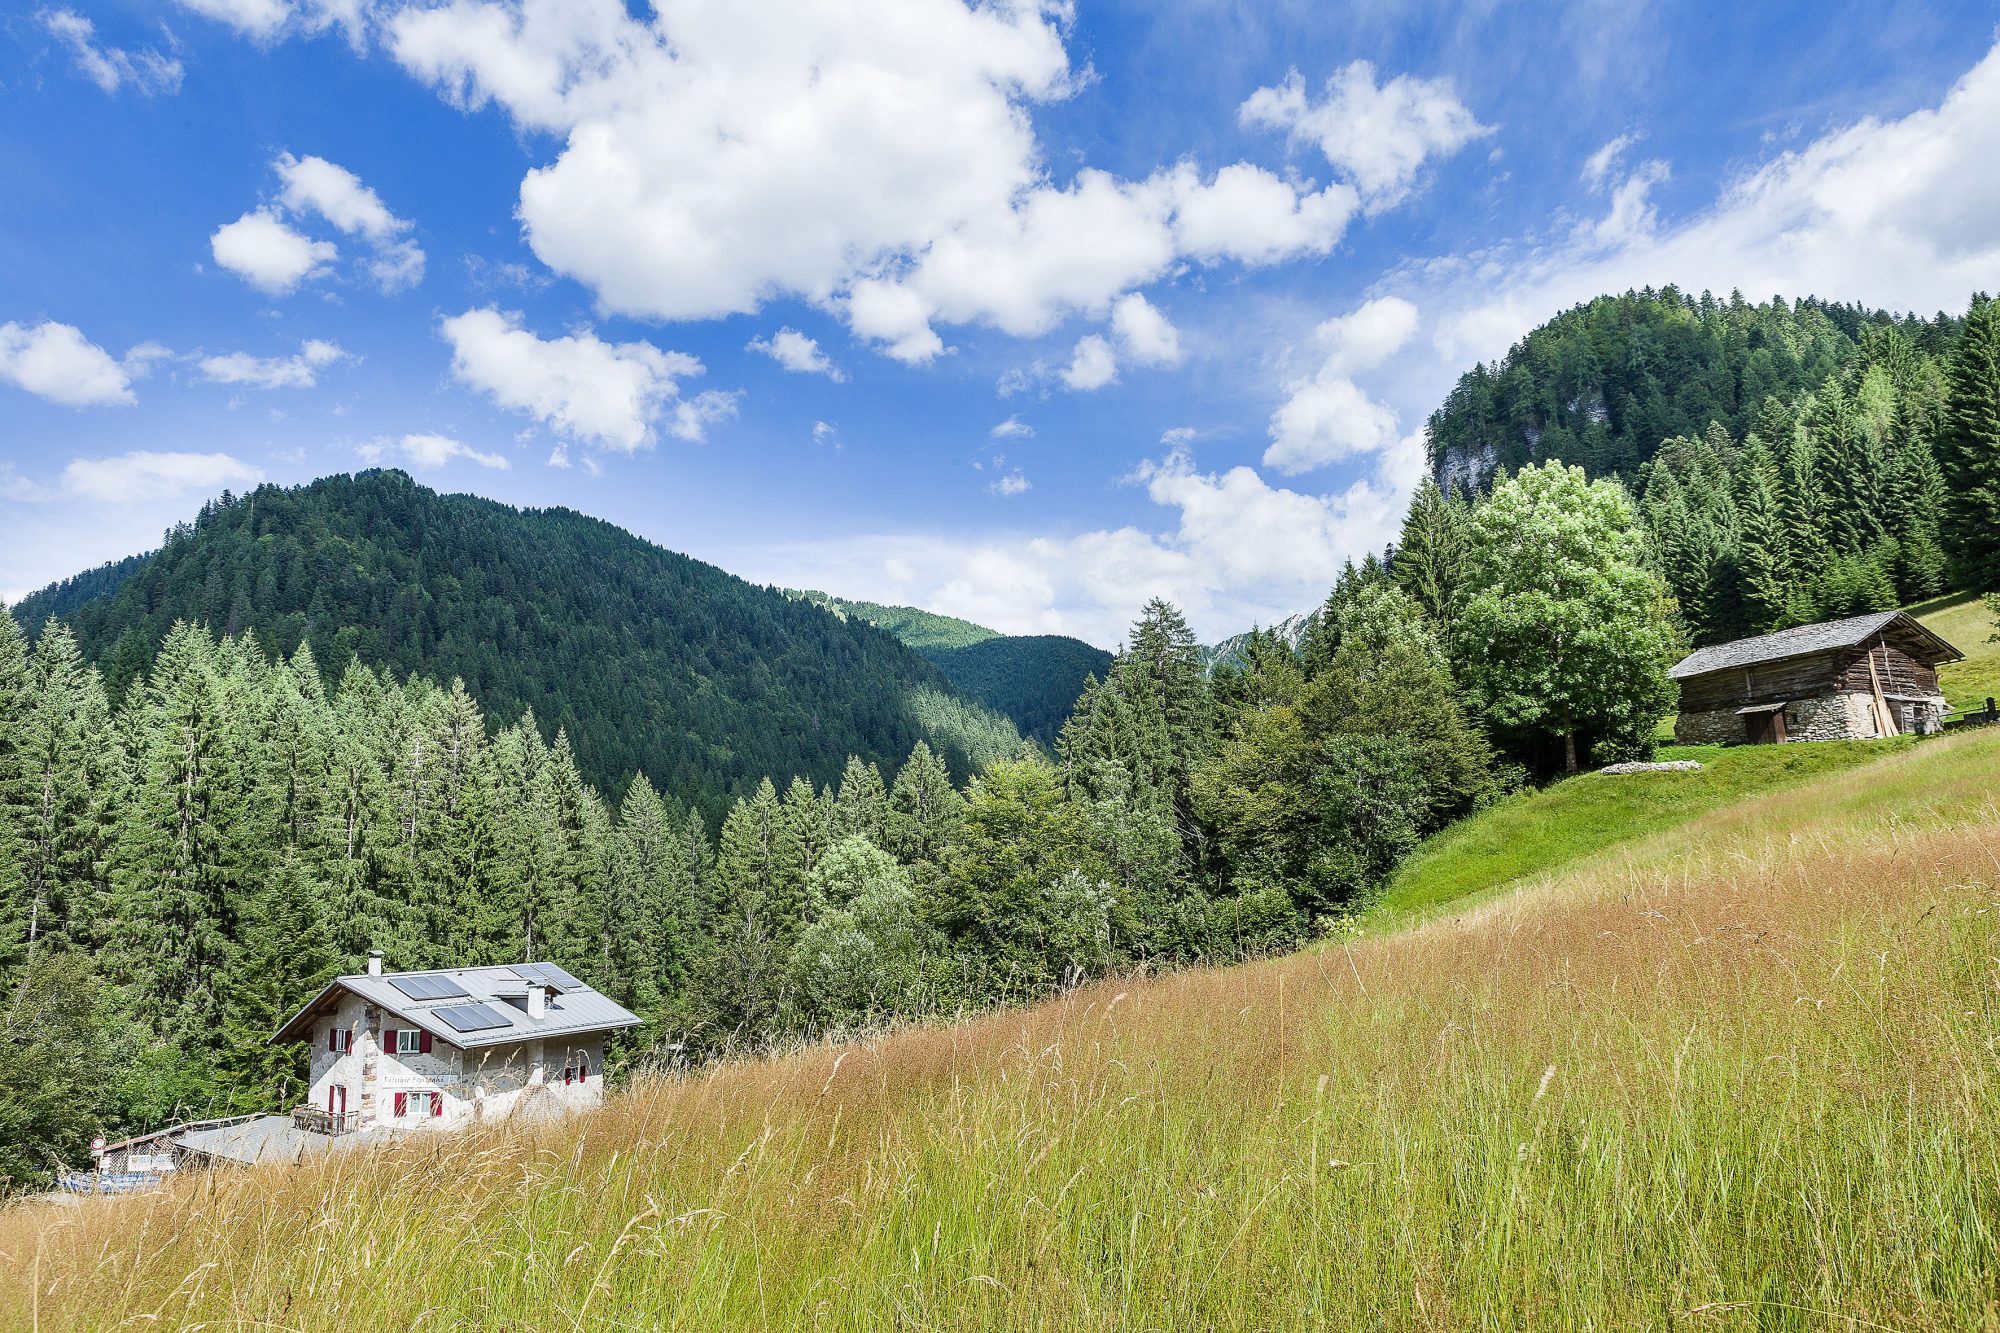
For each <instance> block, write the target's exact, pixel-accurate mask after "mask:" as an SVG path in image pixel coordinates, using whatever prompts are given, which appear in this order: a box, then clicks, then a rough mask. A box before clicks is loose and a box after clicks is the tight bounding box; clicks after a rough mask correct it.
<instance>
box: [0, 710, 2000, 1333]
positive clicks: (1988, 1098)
mask: <svg viewBox="0 0 2000 1333" xmlns="http://www.w3.org/2000/svg"><path fill="white" fill-rule="evenodd" d="M1996 778H2000V733H1996V734H1981V733H1970V734H1965V735H1961V736H1955V737H1951V738H1947V739H1941V740H1935V741H1930V742H1926V743H1923V744H1920V745H1914V746H1906V747H1900V748H1896V749H1893V750H1891V751H1889V752H1887V753H1884V754H1883V755H1882V756H1881V757H1879V758H1876V759H1873V760H1872V761H1871V762H1867V763H1863V764H1859V765H1856V766H1851V767H1847V768H1844V769H1840V770H1839V771H1833V772H1827V773H1825V774H1822V775H1821V776H1819V777H1818V778H1816V779H1814V780H1811V781H1809V782H1804V783H1800V784H1795V785H1792V786H1789V787H1784V788H1782V789H1779V790H1775V791H1771V792H1767V793H1765V794H1762V795H1757V796H1752V797H1749V798H1747V799H1743V800H1739V801H1738V802H1736V803H1735V804H1732V805H1730V806H1728V807H1726V808H1723V809H1719V810H1714V811H1711V812H1709V813H1706V814H1700V815H1697V816H1696V817H1694V818H1693V819H1691V820H1690V821H1688V822H1686V823H1684V824H1682V825H1681V826H1680V827H1678V828H1674V829H1669V830H1667V831H1665V832H1663V833H1659V834H1655V835H1653V836H1651V837H1649V838H1643V839H1641V840H1639V841H1637V842H1631V843H1627V844H1624V845H1622V846H1621V847H1619V848H1618V849H1616V851H1615V852H1607V853H1604V854H1600V855H1597V856H1594V857H1591V858H1589V859H1588V860H1587V861H1582V862H1579V863H1577V864H1576V866H1575V867H1574V868H1573V869H1572V870H1571V871H1569V872H1567V873H1564V874H1562V875H1560V876H1557V877H1544V878H1541V879H1538V880H1534V881H1532V882H1530V883H1529V884H1527V885H1526V886H1525V887H1522V888H1521V889H1519V890H1518V891H1517V892H1515V893H1513V894H1510V895H1506V896H1504V897H1497V898H1492V899H1489V900H1487V901H1485V902H1483V903H1481V904H1479V905H1477V906H1475V907H1472V908H1470V909H1469V910H1466V911H1464V912H1460V913H1457V914H1454V915H1453V916H1451V917H1450V918H1445V917H1436V918H1433V919H1432V920H1430V921H1428V922H1426V923H1423V924H1420V925H1417V926H1415V927H1414V928H1411V929H1408V930H1404V931H1401V932H1398V933H1393V934H1382V935H1378V936H1372V937H1368V938H1364V939H1361V940H1359V941H1357V942H1355V943H1353V944H1351V945H1347V946H1343V947H1333V948H1328V949H1322V950H1319V951H1315V952H1312V953H1307V954H1301V955H1296V956H1293V957H1288V958H1283V959H1277V960H1272V961H1269V962H1265V963H1260V964H1255V965H1251V966H1245V967H1236V968H1228V969H1215V970H1210V971H1195V972H1188V973H1183V974H1179V975H1175V976H1170V977H1166V978H1163V979H1158V980H1152V981H1146V982H1132V983H1129V984H1121V983H1109V984H1104V985H1099V986H1094V987H1090V988H1087V989H1084V990H1081V991H1079V992H1076V993H1075V994H1073V995H1071V996H1070V997H1068V998H1067V999H1065V1000H1063V1001H1061V1002H1059V1003H1054V1004H1050V1005H1047V1006H1044V1007H1041V1008H1038V1009H1034V1010H1030V1011H1023V1012H1014V1013H1006V1014H1000V1015H993V1016H988V1017H984V1018H980V1019H977V1020H974V1021H970V1022H967V1023H964V1024H961V1025H958V1026H953V1027H942V1028H936V1029H918V1030H910V1031H905V1032H902V1033H897V1034H892V1035H889V1036H886V1037H883V1038H880V1039H877V1040H872V1041H861V1042H856V1043H852V1044H847V1045H828V1046H825V1047H816V1048H813V1049H809V1050H806V1051H803V1052H800V1053H797V1054H794V1055H790V1056H786V1057H782V1058H773V1059H769V1060H765V1061H759V1062H746V1063H740V1064H734V1065H729V1066H726V1067H721V1068H717V1069H715V1070H712V1071H710V1072H708V1073H706V1074H704V1075H703V1076H701V1077H699V1078H696V1079H692V1080H689V1081H685V1082H662V1083H657V1084H652V1085H648V1086H643V1087H640V1088H638V1089H636V1090H634V1091H632V1092H630V1093H629V1094H627V1095H624V1096H621V1097H618V1098H616V1099H615V1100H614V1101H613V1103H612V1104H610V1105H609V1106H607V1107H606V1108H605V1109H604V1110H603V1111H601V1112H599V1113H596V1114H594V1115H592V1116H590V1117H588V1118H586V1119H583V1120H581V1121H576V1122H571V1123H570V1124H568V1125H563V1126H550V1127H535V1128H519V1129H510V1128H505V1127H496V1128H488V1129H482V1130H478V1131H474V1132H471V1133H468V1134H464V1135H460V1136H454V1137H437V1138H422V1139H418V1140H416V1141H414V1142H411V1143H409V1144H407V1145H406V1146H403V1147H400V1148H397V1149H393V1150H388V1151H380V1152H361V1153H346V1154H335V1155H333V1156H332V1157H330V1158H325V1159H321V1160H318V1161H315V1162H312V1163H310V1164H308V1165H305V1166H303V1167H299V1168H296V1169H282V1168H280V1169H264V1170H258V1171H249V1172H242V1173H220V1174H215V1175H212V1176H208V1177H202V1178H190V1179H187V1180H183V1181H181V1182H179V1183H178V1184H177V1185H175V1186H174V1187H173V1188H171V1189H169V1190H167V1191H165V1192H163V1193H160V1194H157V1195H154V1196H151V1197H142V1198H133V1199H127V1200H122V1201H110V1202H103V1203H94V1204H89V1205H86V1206H80V1207H71V1208H61V1207H56V1206H53V1205H49V1204H45V1203H29V1204H23V1205H17V1206H15V1207H12V1208H10V1209H8V1210H7V1211H6V1212H4V1213H0V1326H5V1327H10V1328H13V1327H21V1328H47V1329H56V1328H62V1329H70V1328H88V1329H111V1328H192V1327H201V1328H213V1329H314V1330H316V1329H329V1330H332V1329H346V1330H351V1329H357V1328H390V1327H394V1328H399V1329H413V1330H417V1329H457V1328H477V1329H493V1330H501V1329H505V1330H513V1331H526V1330H577V1329H653V1328H688V1329H712V1328H725V1327H727V1328H735V1327H743V1328H758V1329H763V1328H787V1327H808V1326H810V1327H815V1328H827V1329H847V1328H852V1329H863V1328H867V1329H879V1328H904V1329H967V1330H971V1329H1046V1328H1068V1329H1106V1330H1109V1329H1167V1328H1204V1329H1209V1328H1213V1329H1246V1330H1247V1329H1324V1328H1359V1327H1387V1328H1399V1329H1400V1328H1408V1329H1459V1328H1537V1329H1566V1328H1576V1329H1583V1328H1591V1329H1599V1328H1606V1327H1645V1328H1666V1327H1673V1328H1688V1329H1723V1330H1727V1329H1793V1328H1796V1329H1844V1330H1852V1329H1871V1328H1895V1329H1962V1328H1976V1327H1982V1326H1985V1327H1992V1326H1993V1324H1992V1322H1991V1321H1992V1320H1993V1319H1994V1311H1995V1310H1996V1308H2000V1307H1996V1305H1995V1301H1996V1299H2000V1237H1996V1227H2000V1067H1996V1063H1995V1044H1996V1042H2000V990H1997V989H1996V986H2000V962H1996V955H2000V804H1996V801H1997V800H2000V782H1996Z"/></svg>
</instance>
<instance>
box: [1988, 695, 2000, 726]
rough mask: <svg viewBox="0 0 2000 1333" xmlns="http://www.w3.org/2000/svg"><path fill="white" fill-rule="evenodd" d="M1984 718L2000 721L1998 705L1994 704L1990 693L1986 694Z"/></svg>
mask: <svg viewBox="0 0 2000 1333" xmlns="http://www.w3.org/2000/svg"><path fill="white" fill-rule="evenodd" d="M1986 720H1987V721H1988V722H1994V721H2000V706H1996V705H1995V704H1994V702H1993V696H1992V695H1990V694H1989V695H1987V696H1986Z"/></svg>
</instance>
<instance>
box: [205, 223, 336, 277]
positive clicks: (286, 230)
mask: <svg viewBox="0 0 2000 1333" xmlns="http://www.w3.org/2000/svg"><path fill="white" fill-rule="evenodd" d="M209 249H210V251H211V252H213V254H214V255H215V262H216V263H218V264H220V265H222V266H223V267H224V268H226V269H228V270H229V271H230V272H231V273H234V274H236V275H237V276H238V277H240V278H242V279H243V280H244V281H245V282H247V283H249V284H250V285H251V286H252V287H255V288H256V289H257V290H258V291H260V292H263V293H265V294H266V295H268V296H283V295H285V294H287V293H288V292H292V291H296V290H297V289H298V285H299V284H300V283H302V282H304V281H305V280H306V279H308V278H311V277H315V276H317V275H319V274H321V273H324V272H325V271H326V270H327V269H328V268H329V267H330V266H331V265H332V264H333V261H334V260H336V259H338V258H339V257H340V251H339V250H338V249H337V248H336V247H335V246H334V244H333V243H332V242H331V241H316V240H314V239H312V238H311V237H310V236H306V235H304V234H303V233H301V232H297V231H294V230H293V229H292V228H291V227H290V226H289V225H287V224H286V222H285V220H284V219H283V218H281V217H279V216H278V214H277V213H276V212H274V211H273V210H271V209H268V208H257V209H252V210H251V211H250V212H248V213H245V214H244V215H243V216H242V217H240V218H238V219H236V221H234V222H229V223H224V224H223V225H222V226H221V227H218V228H217V229H216V231H215V235H213V236H211V237H209Z"/></svg>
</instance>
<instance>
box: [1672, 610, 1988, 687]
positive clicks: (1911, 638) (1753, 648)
mask: <svg viewBox="0 0 2000 1333" xmlns="http://www.w3.org/2000/svg"><path fill="white" fill-rule="evenodd" d="M1878 634H1880V635H1885V636H1887V637H1890V638H1894V639H1896V640H1898V646H1899V647H1901V648H1902V649H1903V650H1904V651H1905V652H1907V653H1909V654H1910V656H1912V657H1914V658H1916V659H1917V660H1918V661H1920V662H1922V663H1923V664H1924V665H1926V666H1936V665H1937V664H1938V663H1940V662H1956V661H1957V660H1958V659H1960V658H1962V657H1964V656H1965V654H1964V653H1962V652H1960V651H1959V650H1958V649H1956V648H1954V647H1952V646H1951V645H1950V644H1949V643H1946V642H1945V641H1944V640H1943V639H1941V638H1939V637H1938V636H1937V635H1936V634H1933V633H1932V632H1931V631H1930V630H1928V629H1926V628H1924V626H1923V624H1922V623H1921V622H1919V621H1918V620H1917V619H1916V617H1914V616H1912V615H1910V614H1909V613H1908V612H1905V611H1877V612H1874V613H1872V614H1870V615H1865V616H1850V617H1849V618H1847V619H1846V620H1828V621H1823V622H1822V623H1820V624H1817V625H1800V626H1798V627H1797V628H1795V629H1781V630H1779V631H1778V632H1777V633H1775V634H1760V635H1758V636H1757V637H1756V638H1754V639H1737V640H1735V641H1733V642H1730V643H1718V644H1714V645H1711V646H1710V647H1707V648H1697V649H1695V650H1694V651H1693V652H1692V653H1689V654H1688V655H1687V656H1686V657H1684V658H1682V659H1681V661H1680V663H1679V664H1678V665H1676V666H1675V667H1674V669H1673V670H1671V671H1669V672H1668V673H1667V675H1669V676H1671V677H1672V678H1673V679H1675V680H1686V679H1687V678H1688V677H1690V676H1705V675H1707V674H1708V673H1709V672H1711V671H1728V670H1731V669H1733V668H1736V667H1747V666H1756V665H1758V664H1760V663H1763V662H1782V661H1784V660H1785V659H1786V658H1791V657H1807V656H1810V655H1811V654H1813V653H1827V652H1837V651H1839V650H1840V649H1843V648H1859V647H1860V646H1861V645H1862V644H1864V643H1867V642H1868V641H1869V640H1870V639H1872V638H1874V637H1875V636H1876V635H1878Z"/></svg>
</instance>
